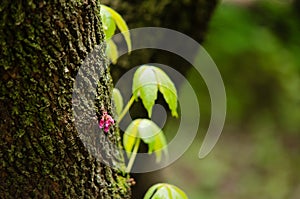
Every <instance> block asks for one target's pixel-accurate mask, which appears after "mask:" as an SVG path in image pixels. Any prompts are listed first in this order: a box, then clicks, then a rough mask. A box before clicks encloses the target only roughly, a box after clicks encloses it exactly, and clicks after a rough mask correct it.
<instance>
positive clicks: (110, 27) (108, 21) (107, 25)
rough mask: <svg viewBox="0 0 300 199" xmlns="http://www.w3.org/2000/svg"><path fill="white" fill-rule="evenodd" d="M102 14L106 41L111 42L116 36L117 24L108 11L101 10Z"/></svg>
mask: <svg viewBox="0 0 300 199" xmlns="http://www.w3.org/2000/svg"><path fill="white" fill-rule="evenodd" d="M100 13H101V19H102V24H103V31H104V34H105V39H106V40H109V39H110V38H111V37H112V36H113V35H114V34H115V30H116V23H115V20H114V18H113V16H112V15H111V13H110V12H109V11H108V10H107V9H105V8H103V9H101V12H100Z"/></svg>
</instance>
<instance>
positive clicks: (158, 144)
mask: <svg viewBox="0 0 300 199" xmlns="http://www.w3.org/2000/svg"><path fill="white" fill-rule="evenodd" d="M136 139H141V140H143V142H144V143H146V144H148V153H149V154H151V153H152V152H155V155H156V161H157V162H158V161H160V160H161V155H162V151H163V152H164V154H165V155H166V156H167V155H168V153H167V149H166V145H167V142H166V138H165V136H164V134H163V132H162V130H161V129H160V128H159V127H158V126H157V125H156V124H155V123H154V122H152V121H151V120H148V119H136V120H134V121H132V122H131V123H130V125H129V126H128V127H127V129H126V130H125V133H124V136H123V145H124V148H125V150H126V151H127V152H132V149H133V147H134V144H135V142H136Z"/></svg>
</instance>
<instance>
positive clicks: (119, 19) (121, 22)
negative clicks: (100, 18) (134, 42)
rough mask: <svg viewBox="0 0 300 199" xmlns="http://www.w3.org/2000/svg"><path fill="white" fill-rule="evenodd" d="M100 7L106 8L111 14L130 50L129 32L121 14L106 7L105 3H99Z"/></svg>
mask: <svg viewBox="0 0 300 199" xmlns="http://www.w3.org/2000/svg"><path fill="white" fill-rule="evenodd" d="M101 8H102V9H103V10H107V11H108V12H109V13H110V14H111V16H112V18H113V19H114V21H115V23H116V24H117V26H118V28H119V29H120V31H121V33H122V34H123V36H124V38H125V41H126V43H127V46H128V51H129V52H130V51H131V39H130V32H129V30H128V27H127V24H126V22H125V20H124V19H123V18H122V16H121V15H120V14H119V13H117V12H116V11H115V10H113V9H112V8H110V7H107V6H105V5H101Z"/></svg>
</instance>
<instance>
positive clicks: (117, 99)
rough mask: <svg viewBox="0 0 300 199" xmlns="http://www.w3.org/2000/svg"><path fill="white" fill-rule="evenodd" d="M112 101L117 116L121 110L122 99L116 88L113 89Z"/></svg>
mask: <svg viewBox="0 0 300 199" xmlns="http://www.w3.org/2000/svg"><path fill="white" fill-rule="evenodd" d="M113 100H114V102H115V106H116V111H117V115H118V116H119V115H120V114H121V112H122V110H123V97H122V95H121V93H120V91H119V89H117V88H114V89H113Z"/></svg>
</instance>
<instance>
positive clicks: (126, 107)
mask: <svg viewBox="0 0 300 199" xmlns="http://www.w3.org/2000/svg"><path fill="white" fill-rule="evenodd" d="M133 102H134V96H131V98H130V100H129V102H128V103H127V104H126V106H125V108H124V109H123V111H122V112H121V114H120V116H119V118H118V122H119V123H120V122H121V120H122V119H123V117H124V116H125V114H126V113H127V112H128V111H129V108H130V107H131V105H132V104H133Z"/></svg>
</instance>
